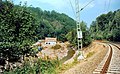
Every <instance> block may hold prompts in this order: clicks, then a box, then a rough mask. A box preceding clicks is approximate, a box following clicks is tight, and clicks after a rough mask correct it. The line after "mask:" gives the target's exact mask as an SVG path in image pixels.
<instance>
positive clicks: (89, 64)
mask: <svg viewBox="0 0 120 74" xmlns="http://www.w3.org/2000/svg"><path fill="white" fill-rule="evenodd" d="M89 50H90V51H94V52H95V53H94V55H92V56H91V57H90V58H87V59H86V60H83V61H82V62H81V63H79V64H77V65H75V66H73V67H72V68H71V69H69V70H67V71H65V72H62V73H61V74H93V71H94V70H95V68H96V67H97V66H98V64H99V63H100V62H101V60H102V59H103V57H104V56H105V54H106V52H107V47H105V46H104V45H102V44H99V43H95V45H94V47H91V48H90V49H89ZM87 51H88V50H87ZM90 51H89V52H90Z"/></svg>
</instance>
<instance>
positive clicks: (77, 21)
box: [75, 0, 84, 59]
mask: <svg viewBox="0 0 120 74" xmlns="http://www.w3.org/2000/svg"><path fill="white" fill-rule="evenodd" d="M75 7H76V25H77V42H78V51H79V52H80V51H81V55H80V56H81V57H82V59H83V58H84V56H83V53H82V38H83V36H82V30H81V26H80V9H79V0H75ZM78 58H79V57H78Z"/></svg>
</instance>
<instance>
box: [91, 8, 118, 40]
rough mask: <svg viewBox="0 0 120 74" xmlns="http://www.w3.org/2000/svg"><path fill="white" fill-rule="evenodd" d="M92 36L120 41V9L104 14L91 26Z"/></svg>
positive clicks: (98, 38)
mask: <svg viewBox="0 0 120 74" xmlns="http://www.w3.org/2000/svg"><path fill="white" fill-rule="evenodd" d="M90 32H91V37H92V38H93V39H97V40H109V41H117V42H120V9H118V10H117V11H114V12H112V11H110V12H108V13H107V14H102V15H100V16H98V17H97V18H96V20H95V21H93V22H92V24H91V26H90Z"/></svg>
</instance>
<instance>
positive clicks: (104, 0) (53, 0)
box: [13, 0, 120, 27]
mask: <svg viewBox="0 0 120 74" xmlns="http://www.w3.org/2000/svg"><path fill="white" fill-rule="evenodd" d="M20 1H22V3H23V4H24V2H27V6H30V5H32V6H33V7H39V8H41V9H42V10H47V11H52V10H55V11H56V12H59V13H65V14H66V15H68V16H69V17H71V18H73V19H75V0H13V2H14V4H19V3H20ZM90 1H91V0H79V7H80V8H82V7H84V6H85V5H87V4H88V3H89V2H90ZM72 7H73V9H72ZM117 9H120V0H93V1H92V2H91V3H90V4H89V5H88V6H87V7H85V8H84V9H83V10H82V11H80V21H84V22H86V24H87V26H88V27H89V26H90V24H91V22H92V21H94V20H95V19H96V17H98V16H99V15H100V14H103V13H107V12H109V11H115V10H117Z"/></svg>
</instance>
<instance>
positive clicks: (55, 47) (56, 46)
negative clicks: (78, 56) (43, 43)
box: [52, 44, 61, 49]
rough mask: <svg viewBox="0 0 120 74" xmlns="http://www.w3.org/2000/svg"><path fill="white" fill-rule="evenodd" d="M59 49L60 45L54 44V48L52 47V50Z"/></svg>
mask: <svg viewBox="0 0 120 74" xmlns="http://www.w3.org/2000/svg"><path fill="white" fill-rule="evenodd" d="M60 48H61V45H59V44H56V45H55V46H53V47H52V49H60Z"/></svg>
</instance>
